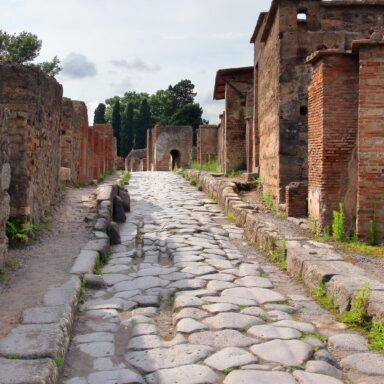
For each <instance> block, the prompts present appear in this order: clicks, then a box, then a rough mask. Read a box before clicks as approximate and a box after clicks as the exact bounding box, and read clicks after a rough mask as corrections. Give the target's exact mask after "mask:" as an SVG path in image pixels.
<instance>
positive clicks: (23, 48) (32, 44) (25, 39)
mask: <svg viewBox="0 0 384 384" xmlns="http://www.w3.org/2000/svg"><path fill="white" fill-rule="evenodd" d="M41 46H42V41H41V40H39V38H38V37H37V36H36V35H34V34H33V33H30V32H26V31H23V32H20V33H19V34H13V35H10V34H8V33H7V32H5V31H3V30H0V61H9V62H12V63H16V64H22V65H30V66H32V67H35V68H40V69H41V70H42V71H43V72H44V73H45V74H46V75H48V76H52V77H54V76H55V75H57V74H58V73H59V72H60V70H61V68H60V65H59V64H60V60H59V59H58V58H57V56H55V57H54V58H53V59H52V61H45V62H42V63H38V64H32V61H33V60H35V59H36V58H37V57H38V56H39V54H40V50H41Z"/></svg>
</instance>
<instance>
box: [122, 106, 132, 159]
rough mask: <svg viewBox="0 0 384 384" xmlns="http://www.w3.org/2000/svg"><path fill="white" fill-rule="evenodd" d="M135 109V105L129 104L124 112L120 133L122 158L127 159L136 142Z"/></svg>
mask: <svg viewBox="0 0 384 384" xmlns="http://www.w3.org/2000/svg"><path fill="white" fill-rule="evenodd" d="M134 133H135V132H134V109H133V104H132V103H128V105H127V107H126V108H125V110H124V114H123V122H122V124H121V131H120V156H122V157H127V156H128V154H129V152H131V150H132V148H133V141H134Z"/></svg>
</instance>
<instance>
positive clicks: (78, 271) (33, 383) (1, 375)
mask: <svg viewBox="0 0 384 384" xmlns="http://www.w3.org/2000/svg"><path fill="white" fill-rule="evenodd" d="M117 183H118V184H119V181H117ZM119 190H120V187H119V185H117V184H109V183H105V184H101V185H100V186H99V187H98V188H97V190H96V198H97V203H98V216H97V222H96V224H95V226H94V229H93V232H92V237H91V239H90V240H89V241H88V243H86V244H85V245H84V247H83V248H82V249H81V251H80V253H79V255H78V256H77V257H76V259H75V261H74V264H73V266H72V269H71V271H70V274H71V277H70V279H69V280H68V281H67V282H66V283H64V284H63V285H61V286H51V287H49V289H48V291H47V292H46V294H45V296H44V299H43V303H42V305H41V306H40V307H34V308H28V309H26V310H25V311H24V312H23V314H22V316H21V324H20V325H18V326H17V327H15V328H13V329H12V330H11V332H10V333H9V334H8V335H7V336H6V337H4V338H3V339H1V340H0V383H1V384H25V383H28V384H57V383H58V382H59V377H60V369H61V368H62V367H63V365H64V361H65V356H66V353H67V351H68V348H69V345H70V340H71V337H72V334H73V331H74V327H75V323H76V316H77V312H78V307H79V303H80V301H81V296H82V294H83V286H85V285H87V284H89V285H92V284H103V279H102V278H101V277H100V276H95V275H93V268H94V266H95V262H96V260H97V259H99V258H102V257H105V256H106V255H107V254H108V252H109V248H110V245H111V241H110V238H109V236H108V234H110V233H109V229H110V224H111V223H112V222H113V219H114V199H115V197H116V196H117V195H118V194H119Z"/></svg>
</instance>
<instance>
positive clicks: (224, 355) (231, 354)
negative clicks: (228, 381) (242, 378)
mask: <svg viewBox="0 0 384 384" xmlns="http://www.w3.org/2000/svg"><path fill="white" fill-rule="evenodd" d="M256 362H257V359H256V357H255V356H253V355H252V354H250V353H249V352H247V351H245V350H244V349H241V348H237V347H227V348H224V349H222V350H220V351H219V352H216V353H215V354H213V355H211V356H210V357H208V359H205V360H204V363H205V364H206V365H208V366H209V367H211V368H213V369H216V370H217V371H224V370H225V369H227V368H237V367H241V366H242V365H245V364H252V363H256Z"/></svg>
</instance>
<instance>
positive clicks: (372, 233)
mask: <svg viewBox="0 0 384 384" xmlns="http://www.w3.org/2000/svg"><path fill="white" fill-rule="evenodd" d="M368 244H369V245H379V238H378V234H377V218H376V206H375V207H374V209H373V217H372V220H370V221H369V228H368Z"/></svg>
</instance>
